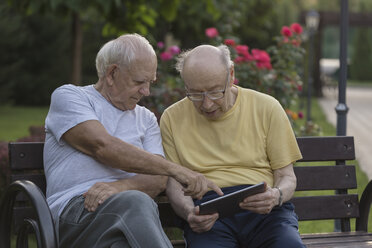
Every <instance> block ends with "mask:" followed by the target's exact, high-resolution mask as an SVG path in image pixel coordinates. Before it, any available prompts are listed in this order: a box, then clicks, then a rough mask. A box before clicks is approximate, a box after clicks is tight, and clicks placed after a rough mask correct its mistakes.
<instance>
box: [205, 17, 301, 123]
mask: <svg viewBox="0 0 372 248" xmlns="http://www.w3.org/2000/svg"><path fill="white" fill-rule="evenodd" d="M207 30H209V29H207ZM206 33H207V36H208V37H210V38H212V39H213V40H214V39H216V40H221V38H220V37H218V31H217V30H215V31H214V32H210V31H209V32H206ZM208 33H213V34H215V35H208ZM301 33H302V27H301V25H299V24H298V23H294V24H292V25H291V26H290V27H287V26H284V27H283V28H282V30H281V36H277V37H274V40H275V42H276V44H275V45H273V46H271V47H269V48H268V49H267V51H264V50H260V49H250V48H249V47H248V46H247V45H244V44H237V43H236V42H235V40H233V39H225V40H224V44H225V45H227V46H228V47H229V48H230V52H231V55H232V59H233V60H234V64H235V83H236V84H239V85H241V86H242V87H245V88H250V89H254V90H257V91H260V92H264V93H267V94H269V95H272V96H273V97H275V98H276V99H277V100H278V101H279V102H280V103H281V104H282V106H283V107H284V108H285V109H287V110H289V108H290V107H291V105H292V104H293V102H294V101H295V100H296V99H297V98H298V96H299V93H300V92H301V91H302V81H301V78H300V76H299V71H300V68H301V67H300V65H301V61H302V58H303V55H304V49H303V48H301V46H300V45H301ZM213 40H212V41H213ZM287 114H288V116H289V117H290V118H291V120H296V119H297V118H302V116H303V114H302V113H295V112H293V111H287Z"/></svg>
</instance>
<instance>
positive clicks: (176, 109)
mask: <svg viewBox="0 0 372 248" xmlns="http://www.w3.org/2000/svg"><path fill="white" fill-rule="evenodd" d="M191 107H192V102H191V101H189V100H188V99H187V98H186V97H185V98H183V99H181V100H179V101H178V102H176V103H173V104H172V105H170V106H169V107H168V108H166V109H165V110H164V112H163V114H162V115H161V119H160V120H162V119H164V118H167V119H169V118H172V119H180V117H182V116H184V115H186V114H187V112H188V111H189V110H190V109H192V108H191ZM181 119H182V118H181Z"/></svg>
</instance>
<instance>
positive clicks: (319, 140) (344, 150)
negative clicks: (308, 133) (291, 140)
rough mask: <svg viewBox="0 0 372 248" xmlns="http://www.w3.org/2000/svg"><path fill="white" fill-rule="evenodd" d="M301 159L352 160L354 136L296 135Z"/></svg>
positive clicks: (353, 157) (353, 156) (353, 155)
mask: <svg viewBox="0 0 372 248" xmlns="http://www.w3.org/2000/svg"><path fill="white" fill-rule="evenodd" d="M297 143H298V146H299V147H300V150H301V153H302V157H303V159H302V160H300V161H336V160H354V159H355V150H354V137H351V136H332V137H298V138H297Z"/></svg>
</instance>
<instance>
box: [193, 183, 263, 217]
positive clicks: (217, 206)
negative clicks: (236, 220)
mask: <svg viewBox="0 0 372 248" xmlns="http://www.w3.org/2000/svg"><path fill="white" fill-rule="evenodd" d="M265 188H266V186H265V183H264V182H262V183H259V184H255V185H252V186H248V187H247V188H244V189H241V190H237V191H235V192H232V193H230V194H226V195H223V196H220V197H217V198H215V199H212V200H209V201H206V202H203V203H201V204H200V205H199V208H200V214H213V213H219V217H220V218H223V217H227V216H231V215H234V214H236V213H238V212H241V211H244V210H243V209H241V208H240V207H239V203H240V202H241V201H243V200H244V198H246V197H248V196H250V195H254V194H258V193H262V192H264V191H265Z"/></svg>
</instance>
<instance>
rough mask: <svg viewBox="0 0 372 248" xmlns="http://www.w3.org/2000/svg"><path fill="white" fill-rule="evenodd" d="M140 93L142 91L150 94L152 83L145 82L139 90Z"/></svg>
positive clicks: (146, 94) (143, 93) (145, 94)
mask: <svg viewBox="0 0 372 248" xmlns="http://www.w3.org/2000/svg"><path fill="white" fill-rule="evenodd" d="M139 93H141V94H142V95H144V96H149V95H150V83H149V82H148V83H145V84H144V85H143V86H142V87H141V88H140V90H139Z"/></svg>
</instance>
